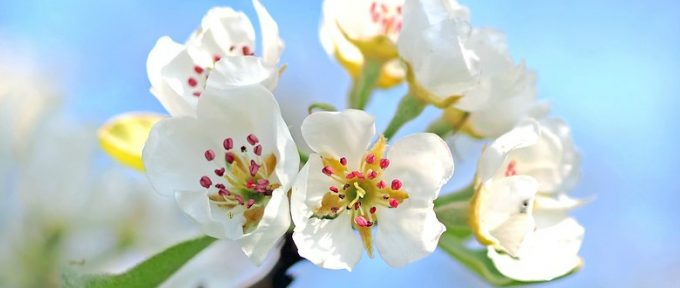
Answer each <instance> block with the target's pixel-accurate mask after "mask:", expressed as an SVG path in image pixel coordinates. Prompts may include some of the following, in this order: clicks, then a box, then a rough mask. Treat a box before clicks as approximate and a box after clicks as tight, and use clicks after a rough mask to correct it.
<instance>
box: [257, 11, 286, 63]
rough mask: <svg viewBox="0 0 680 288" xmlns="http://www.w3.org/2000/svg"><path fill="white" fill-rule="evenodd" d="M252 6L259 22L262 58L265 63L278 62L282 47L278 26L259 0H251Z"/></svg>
mask: <svg viewBox="0 0 680 288" xmlns="http://www.w3.org/2000/svg"><path fill="white" fill-rule="evenodd" d="M253 6H254V7H255V12H256V13H257V18H258V20H259V22H260V34H261V36H262V50H263V51H262V59H263V61H264V63H265V64H267V65H269V66H274V65H276V63H278V62H279V58H280V57H281V51H283V47H284V44H283V41H281V38H279V26H278V25H277V24H276V21H274V19H273V18H272V16H271V15H270V14H269V12H267V9H266V8H265V7H264V6H263V5H262V3H260V1H258V0H253Z"/></svg>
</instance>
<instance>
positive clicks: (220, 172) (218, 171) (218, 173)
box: [215, 167, 226, 177]
mask: <svg viewBox="0 0 680 288" xmlns="http://www.w3.org/2000/svg"><path fill="white" fill-rule="evenodd" d="M225 171H226V170H225V169H224V167H222V168H220V169H215V175H217V176H220V177H222V176H224V172H225Z"/></svg>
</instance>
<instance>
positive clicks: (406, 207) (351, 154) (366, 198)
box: [291, 110, 453, 270]
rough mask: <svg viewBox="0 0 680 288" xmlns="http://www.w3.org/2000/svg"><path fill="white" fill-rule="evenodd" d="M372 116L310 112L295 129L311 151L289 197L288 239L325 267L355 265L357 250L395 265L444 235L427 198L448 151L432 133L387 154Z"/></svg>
mask: <svg viewBox="0 0 680 288" xmlns="http://www.w3.org/2000/svg"><path fill="white" fill-rule="evenodd" d="M374 121H375V120H374V118H373V117H372V116H371V115H369V114H368V113H366V112H363V111H360V110H346V111H344V112H316V113H313V114H311V115H309V116H308V117H307V118H306V119H305V120H304V121H303V123H302V135H303V137H304V139H305V141H306V142H307V144H308V145H309V147H310V148H311V149H312V150H313V151H314V153H312V154H311V155H310V156H309V160H308V162H307V163H306V164H305V166H304V167H303V168H302V170H301V171H300V174H299V175H298V177H297V179H296V181H295V184H294V185H293V192H292V195H291V207H292V209H291V212H292V217H293V221H294V223H295V230H294V233H293V240H295V243H296V245H297V247H298V252H299V253H300V255H301V256H302V257H305V258H307V259H308V260H310V261H311V262H313V263H314V264H316V265H319V266H321V267H324V268H330V269H343V268H344V269H347V270H351V269H352V267H354V265H355V264H356V263H357V261H359V259H360V257H361V253H362V250H363V249H362V246H363V247H364V248H365V250H366V251H367V253H368V255H369V256H371V257H372V255H373V245H374V244H373V241H374V240H373V236H372V235H373V233H374V232H375V245H376V246H377V249H378V251H379V252H380V255H381V257H382V258H383V260H384V261H385V262H386V263H387V264H389V265H391V266H394V267H401V266H404V265H406V264H408V263H411V262H413V261H416V260H418V259H420V258H422V257H424V256H426V255H428V254H430V253H431V252H432V251H433V250H434V249H435V248H436V247H437V242H438V240H439V237H440V235H441V234H442V233H443V232H444V231H445V227H444V225H442V224H441V223H440V222H439V221H438V220H437V217H436V216H435V213H434V211H433V202H432V201H433V200H434V199H435V198H436V197H437V195H438V194H439V190H440V188H441V187H442V185H444V184H445V183H446V182H447V181H448V179H449V178H450V177H451V175H452V173H453V160H452V156H451V151H450V150H449V148H448V146H447V145H446V143H444V141H443V140H441V138H439V137H438V136H436V135H434V134H429V133H420V134H414V135H411V136H408V137H405V138H403V139H400V140H398V141H397V142H395V143H394V145H393V146H392V147H391V148H390V149H387V144H386V139H385V138H384V137H382V136H380V137H378V139H377V141H376V142H375V143H374V144H373V146H372V147H369V144H371V142H372V139H373V137H374V136H375V123H374Z"/></svg>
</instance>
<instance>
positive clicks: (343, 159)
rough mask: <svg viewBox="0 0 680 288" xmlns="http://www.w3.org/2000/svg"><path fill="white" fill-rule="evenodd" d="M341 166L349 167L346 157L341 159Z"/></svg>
mask: <svg viewBox="0 0 680 288" xmlns="http://www.w3.org/2000/svg"><path fill="white" fill-rule="evenodd" d="M340 164H342V166H347V158H345V157H342V158H340Z"/></svg>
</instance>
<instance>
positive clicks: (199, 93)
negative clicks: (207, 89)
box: [191, 91, 201, 97]
mask: <svg viewBox="0 0 680 288" xmlns="http://www.w3.org/2000/svg"><path fill="white" fill-rule="evenodd" d="M191 95H194V96H195V97H201V92H200V91H194V93H191Z"/></svg>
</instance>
